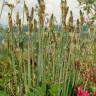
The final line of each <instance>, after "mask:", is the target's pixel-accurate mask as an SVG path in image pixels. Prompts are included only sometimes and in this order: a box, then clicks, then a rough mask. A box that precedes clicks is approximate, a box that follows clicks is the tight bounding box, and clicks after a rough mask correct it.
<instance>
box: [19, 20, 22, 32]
mask: <svg viewBox="0 0 96 96" xmlns="http://www.w3.org/2000/svg"><path fill="white" fill-rule="evenodd" d="M19 32H22V27H21V19H19Z"/></svg>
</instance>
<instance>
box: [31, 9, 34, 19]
mask: <svg viewBox="0 0 96 96" xmlns="http://www.w3.org/2000/svg"><path fill="white" fill-rule="evenodd" d="M33 15H34V8H33V7H32V10H31V19H32V20H33Z"/></svg>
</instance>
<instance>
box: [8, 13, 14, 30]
mask: <svg viewBox="0 0 96 96" xmlns="http://www.w3.org/2000/svg"><path fill="white" fill-rule="evenodd" d="M8 25H9V31H12V27H13V24H12V16H11V14H10V13H8Z"/></svg>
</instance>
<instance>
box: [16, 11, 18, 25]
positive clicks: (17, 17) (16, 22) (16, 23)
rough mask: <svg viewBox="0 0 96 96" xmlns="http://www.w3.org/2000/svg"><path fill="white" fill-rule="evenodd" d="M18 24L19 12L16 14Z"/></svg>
mask: <svg viewBox="0 0 96 96" xmlns="http://www.w3.org/2000/svg"><path fill="white" fill-rule="evenodd" d="M16 24H17V25H18V24H19V12H17V14H16Z"/></svg>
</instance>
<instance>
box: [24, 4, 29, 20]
mask: <svg viewBox="0 0 96 96" xmlns="http://www.w3.org/2000/svg"><path fill="white" fill-rule="evenodd" d="M24 9H25V12H26V17H27V21H28V16H29V10H28V7H27V5H26V4H25V3H24Z"/></svg>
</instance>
